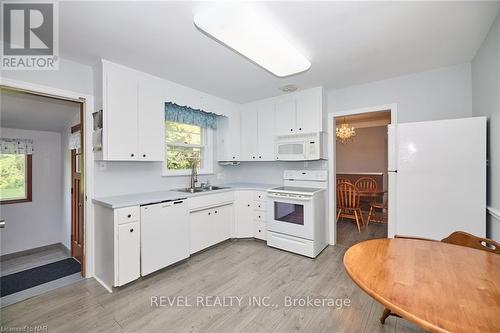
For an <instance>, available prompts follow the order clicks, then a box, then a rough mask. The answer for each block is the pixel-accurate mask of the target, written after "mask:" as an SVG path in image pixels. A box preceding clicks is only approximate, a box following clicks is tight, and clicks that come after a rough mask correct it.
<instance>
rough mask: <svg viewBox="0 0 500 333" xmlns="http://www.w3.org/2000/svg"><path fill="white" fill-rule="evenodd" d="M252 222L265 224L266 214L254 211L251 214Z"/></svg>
mask: <svg viewBox="0 0 500 333" xmlns="http://www.w3.org/2000/svg"><path fill="white" fill-rule="evenodd" d="M253 219H254V221H259V222H265V221H266V212H264V211H257V210H256V211H254V212H253Z"/></svg>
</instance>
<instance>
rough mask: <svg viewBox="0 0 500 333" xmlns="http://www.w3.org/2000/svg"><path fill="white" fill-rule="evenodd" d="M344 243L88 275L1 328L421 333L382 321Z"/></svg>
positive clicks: (230, 251) (227, 252)
mask: <svg viewBox="0 0 500 333" xmlns="http://www.w3.org/2000/svg"><path fill="white" fill-rule="evenodd" d="M346 249H347V248H346V247H345V246H341V245H339V246H329V247H328V248H326V249H325V250H324V251H323V253H322V254H321V255H320V256H319V257H318V258H316V259H315V260H313V259H309V258H306V257H302V256H299V255H295V254H292V253H288V252H285V251H280V250H277V249H273V248H270V247H267V246H266V244H265V243H263V242H259V241H254V240H238V241H229V242H225V243H223V244H221V245H219V246H217V247H215V248H212V249H210V250H208V251H205V252H202V253H200V254H198V255H195V256H193V257H192V258H191V259H189V260H187V261H185V262H183V263H181V264H178V265H176V266H175V267H170V268H167V269H164V270H162V271H160V272H158V273H156V274H153V275H151V276H148V277H146V278H143V279H141V280H139V281H136V282H134V283H131V284H130V285H128V286H125V287H122V288H120V289H118V290H116V291H115V292H114V293H112V294H110V293H108V292H107V291H106V290H105V289H104V288H102V287H101V286H100V285H99V284H98V283H97V282H96V280H94V279H86V280H82V281H80V282H77V283H75V284H73V285H71V286H67V287H62V288H59V289H57V290H55V291H51V292H49V293H46V294H44V295H41V296H37V297H34V298H31V299H29V300H26V301H22V302H20V303H17V304H14V305H11V306H8V307H6V308H3V309H1V325H2V326H4V327H20V326H25V325H28V326H36V325H47V329H48V331H49V332H287V333H288V332H315V333H316V332H417V331H419V329H418V328H416V327H415V326H413V325H411V324H409V323H408V322H406V321H405V320H403V319H399V318H389V319H388V320H387V322H386V324H385V325H381V324H380V323H379V321H378V318H379V317H380V314H381V312H382V310H383V307H382V306H381V305H380V304H378V303H377V302H375V301H373V300H372V299H371V298H370V297H369V296H367V295H366V294H365V293H364V292H362V291H361V290H360V289H359V288H358V287H357V286H355V285H354V283H353V282H352V281H351V280H350V279H349V278H348V277H347V275H346V273H345V271H344V268H343V264H342V258H343V255H344V253H345V251H346ZM200 295H204V296H221V297H222V296H238V297H244V298H245V297H247V296H269V297H270V300H269V303H272V304H278V306H277V307H258V306H249V305H248V303H246V304H244V305H242V306H237V305H235V306H232V307H196V306H194V303H195V301H194V300H195V298H196V296H200ZM151 296H186V297H187V298H188V300H189V301H190V302H191V303H192V304H191V305H193V306H192V307H183V306H166V307H154V306H153V307H152V306H151ZM285 296H296V297H306V296H313V297H328V298H339V299H349V300H350V302H351V305H350V306H348V307H344V308H343V309H339V310H336V309H335V308H333V307H318V308H308V307H287V306H285V304H284V297H285Z"/></svg>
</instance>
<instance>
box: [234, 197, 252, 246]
mask: <svg viewBox="0 0 500 333" xmlns="http://www.w3.org/2000/svg"><path fill="white" fill-rule="evenodd" d="M253 212H254V200H253V191H236V193H235V218H234V237H235V238H249V237H253V236H254V226H253Z"/></svg>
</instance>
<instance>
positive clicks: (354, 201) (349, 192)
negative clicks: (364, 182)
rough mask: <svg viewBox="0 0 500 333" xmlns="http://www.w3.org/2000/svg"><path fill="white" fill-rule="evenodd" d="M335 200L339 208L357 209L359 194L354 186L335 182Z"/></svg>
mask: <svg viewBox="0 0 500 333" xmlns="http://www.w3.org/2000/svg"><path fill="white" fill-rule="evenodd" d="M337 202H338V205H339V208H341V209H358V208H359V194H358V190H357V189H356V186H354V185H352V184H351V183H346V182H344V183H340V184H337Z"/></svg>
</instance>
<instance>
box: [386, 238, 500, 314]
mask: <svg viewBox="0 0 500 333" xmlns="http://www.w3.org/2000/svg"><path fill="white" fill-rule="evenodd" d="M394 238H405V239H417V240H424V241H430V242H437V241H435V240H433V239H427V238H418V237H407V236H398V235H396V236H394ZM441 242H443V243H448V244H454V245H459V246H465V247H470V248H472V249H477V250H482V251H487V252H490V253H495V254H500V243H497V242H495V241H494V240H493V239H489V238H482V237H477V236H474V235H472V234H469V233H467V232H465V231H455V232H453V233H452V234H451V235H449V236H448V237H446V238H443V239H442V240H441ZM389 316H396V317H400V316H399V315H398V314H396V313H394V312H391V310H389V309H388V308H385V309H384V312H383V313H382V317H380V322H381V323H382V324H384V323H385V320H386V319H387V317H389Z"/></svg>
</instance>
